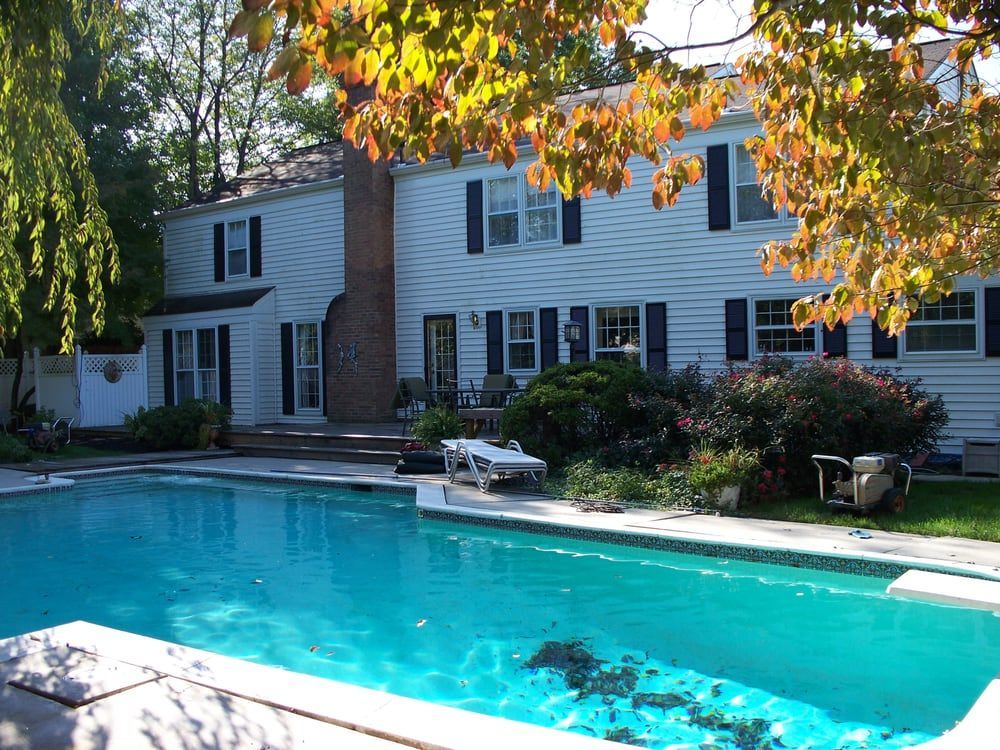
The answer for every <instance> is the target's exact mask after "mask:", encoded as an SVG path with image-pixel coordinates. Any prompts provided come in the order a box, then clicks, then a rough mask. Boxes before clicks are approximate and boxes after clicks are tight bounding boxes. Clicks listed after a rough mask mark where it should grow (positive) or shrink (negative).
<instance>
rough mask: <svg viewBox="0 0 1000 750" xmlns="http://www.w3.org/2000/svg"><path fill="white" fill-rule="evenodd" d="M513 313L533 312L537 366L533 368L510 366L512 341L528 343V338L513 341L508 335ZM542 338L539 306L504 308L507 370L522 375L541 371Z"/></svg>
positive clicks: (504, 340) (504, 353)
mask: <svg viewBox="0 0 1000 750" xmlns="http://www.w3.org/2000/svg"><path fill="white" fill-rule="evenodd" d="M512 313H531V315H532V326H533V328H534V330H535V339H534V344H535V366H534V367H533V368H531V369H517V368H514V367H511V366H510V345H511V344H512V343H514V344H523V343H526V340H521V339H518V340H515V341H511V340H510V338H509V337H508V334H509V333H510V320H509V316H510V315H511V314H512ZM540 339H541V331H540V330H539V328H538V308H537V307H510V308H505V309H504V310H503V356H504V363H505V364H506V365H507V368H506V369H507V372H510V373H518V374H522V375H528V374H534V373H537V372H539V365H540V357H541V350H540V343H541V342H540Z"/></svg>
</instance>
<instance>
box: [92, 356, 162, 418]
mask: <svg viewBox="0 0 1000 750" xmlns="http://www.w3.org/2000/svg"><path fill="white" fill-rule="evenodd" d="M80 369H81V375H80V421H79V425H80V426H81V427H98V426H106V425H118V424H124V419H125V415H126V414H132V413H134V412H135V411H136V410H137V409H138V408H139V407H140V406H148V405H149V393H148V380H147V378H146V347H145V346H143V347H142V349H140V350H139V353H138V354H84V355H83V357H82V362H81V368H80Z"/></svg>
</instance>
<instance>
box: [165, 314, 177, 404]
mask: <svg viewBox="0 0 1000 750" xmlns="http://www.w3.org/2000/svg"><path fill="white" fill-rule="evenodd" d="M163 403H164V404H165V405H166V406H174V405H175V402H174V332H173V330H172V329H170V328H167V329H164V331H163Z"/></svg>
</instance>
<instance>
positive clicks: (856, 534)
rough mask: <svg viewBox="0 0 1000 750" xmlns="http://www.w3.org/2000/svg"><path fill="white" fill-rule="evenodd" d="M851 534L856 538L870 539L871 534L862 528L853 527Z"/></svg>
mask: <svg viewBox="0 0 1000 750" xmlns="http://www.w3.org/2000/svg"><path fill="white" fill-rule="evenodd" d="M851 536H853V537H855V538H856V539H871V538H872V535H871V534H869V533H868V532H867V531H865V530H864V529H854V531H852V532H851Z"/></svg>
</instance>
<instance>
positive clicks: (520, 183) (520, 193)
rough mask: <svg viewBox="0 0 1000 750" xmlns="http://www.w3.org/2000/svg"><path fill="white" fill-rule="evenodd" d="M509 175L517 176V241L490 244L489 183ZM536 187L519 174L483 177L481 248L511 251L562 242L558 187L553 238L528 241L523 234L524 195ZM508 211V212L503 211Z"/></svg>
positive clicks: (560, 201) (550, 245) (524, 219)
mask: <svg viewBox="0 0 1000 750" xmlns="http://www.w3.org/2000/svg"><path fill="white" fill-rule="evenodd" d="M511 177H516V178H517V242H516V243H515V244H510V245H491V244H490V183H491V182H493V181H494V180H504V179H510V178H511ZM535 189H536V188H534V187H532V186H531V185H529V184H528V181H527V178H526V177H525V176H524V175H523V174H521V175H503V176H499V177H485V178H483V248H484V250H485V251H486V252H491V251H493V252H508V253H509V252H511V251H517V250H535V249H537V248H545V247H556V246H559V245H562V244H563V236H562V211H563V206H562V203H563V202H562V194H561V193H560V192H559V189H558V188H556V189H555V195H556V203H555V209H556V236H555V239H551V240H539V241H537V242H528V241H527V238H526V236H525V234H526V227H527V221H526V217H527V214H528V212H529V211H530V210H534V209H529V208H528V207H527V200H526V196H527V193H526V191H527V190H535ZM504 213H510V212H504Z"/></svg>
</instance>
